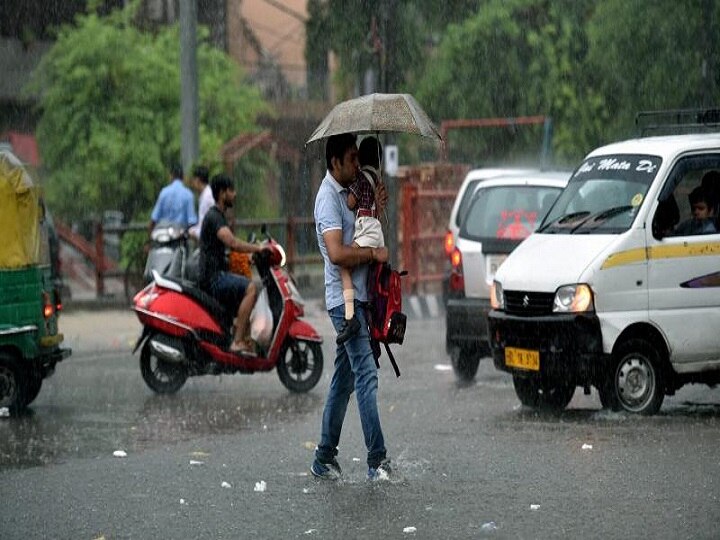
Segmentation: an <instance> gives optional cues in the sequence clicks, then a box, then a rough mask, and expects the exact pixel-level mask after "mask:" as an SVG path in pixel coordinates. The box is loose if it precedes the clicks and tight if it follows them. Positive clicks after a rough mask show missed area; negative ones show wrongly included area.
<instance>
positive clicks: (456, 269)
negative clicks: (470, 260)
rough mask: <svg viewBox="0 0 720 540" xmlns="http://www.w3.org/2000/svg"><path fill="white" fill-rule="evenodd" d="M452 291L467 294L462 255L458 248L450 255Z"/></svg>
mask: <svg viewBox="0 0 720 540" xmlns="http://www.w3.org/2000/svg"><path fill="white" fill-rule="evenodd" d="M450 264H451V265H452V267H451V268H450V290H451V291H456V292H465V277H464V276H463V268H462V253H460V250H459V249H458V248H454V249H453V250H452V253H450Z"/></svg>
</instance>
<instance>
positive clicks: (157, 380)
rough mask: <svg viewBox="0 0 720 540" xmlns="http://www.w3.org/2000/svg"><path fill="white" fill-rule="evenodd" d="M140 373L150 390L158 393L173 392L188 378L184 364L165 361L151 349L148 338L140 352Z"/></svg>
mask: <svg viewBox="0 0 720 540" xmlns="http://www.w3.org/2000/svg"><path fill="white" fill-rule="evenodd" d="M140 373H142V378H143V380H144V381H145V384H147V385H148V386H149V387H150V389H151V390H153V391H154V392H157V393H158V394H174V393H175V392H177V391H178V390H180V388H182V387H183V385H184V384H185V381H187V378H188V372H187V368H186V367H185V365H184V364H179V363H174V362H167V361H165V360H163V359H162V358H160V357H159V356H157V355H156V354H155V352H154V351H153V350H152V347H151V345H150V339H147V340H145V344H144V345H143V348H142V352H141V353H140Z"/></svg>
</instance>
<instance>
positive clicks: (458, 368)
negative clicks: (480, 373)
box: [450, 347, 480, 382]
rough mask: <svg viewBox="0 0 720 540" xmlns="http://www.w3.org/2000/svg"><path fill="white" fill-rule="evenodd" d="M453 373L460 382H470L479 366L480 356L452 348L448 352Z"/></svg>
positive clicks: (458, 348)
mask: <svg viewBox="0 0 720 540" xmlns="http://www.w3.org/2000/svg"><path fill="white" fill-rule="evenodd" d="M450 361H451V363H452V367H453V371H454V372H455V375H456V376H457V378H458V379H460V380H461V381H466V382H467V381H472V380H473V379H474V378H475V375H476V374H477V370H478V366H479V365H480V356H479V354H478V353H473V352H471V351H468V350H467V349H463V348H461V347H453V349H452V351H451V352H450Z"/></svg>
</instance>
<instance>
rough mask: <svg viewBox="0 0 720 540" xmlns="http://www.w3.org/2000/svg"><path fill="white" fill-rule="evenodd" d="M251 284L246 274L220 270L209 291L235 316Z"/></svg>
mask: <svg viewBox="0 0 720 540" xmlns="http://www.w3.org/2000/svg"><path fill="white" fill-rule="evenodd" d="M249 284H250V280H249V279H248V278H246V277H245V276H239V275H237V274H232V273H230V272H220V273H219V274H218V275H217V276H215V279H213V280H212V282H211V283H210V287H209V288H208V292H209V293H210V295H211V296H213V297H214V298H215V299H216V300H217V301H218V302H220V303H221V304H222V305H223V306H225V308H226V309H227V310H228V312H229V313H230V314H232V316H233V317H234V316H235V312H236V311H237V310H238V307H239V306H240V302H242V299H243V297H244V296H245V291H246V290H247V288H248V285H249Z"/></svg>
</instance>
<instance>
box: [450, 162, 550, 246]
mask: <svg viewBox="0 0 720 540" xmlns="http://www.w3.org/2000/svg"><path fill="white" fill-rule="evenodd" d="M533 172H538V170H537V169H521V168H517V169H514V168H491V167H488V168H483V169H473V170H471V171H469V172H468V173H467V175H465V179H464V180H463V183H462V184H461V185H460V189H459V190H458V194H457V196H456V197H455V202H454V203H453V207H452V210H451V211H450V219H449V220H448V227H447V232H446V233H445V254H446V255H448V256H450V253H451V252H452V250H453V248H454V247H455V239H456V238H457V233H458V231H459V230H460V222H461V220H462V217H463V216H464V215H465V211H466V210H467V208H468V205H469V204H470V199H471V198H472V194H473V193H474V192H475V188H476V187H477V186H478V184H479V183H480V182H483V181H485V180H489V179H490V178H496V177H498V176H514V175H517V174H528V173H533Z"/></svg>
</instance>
